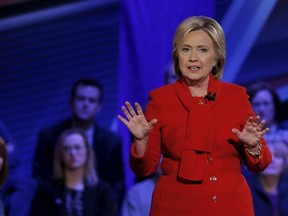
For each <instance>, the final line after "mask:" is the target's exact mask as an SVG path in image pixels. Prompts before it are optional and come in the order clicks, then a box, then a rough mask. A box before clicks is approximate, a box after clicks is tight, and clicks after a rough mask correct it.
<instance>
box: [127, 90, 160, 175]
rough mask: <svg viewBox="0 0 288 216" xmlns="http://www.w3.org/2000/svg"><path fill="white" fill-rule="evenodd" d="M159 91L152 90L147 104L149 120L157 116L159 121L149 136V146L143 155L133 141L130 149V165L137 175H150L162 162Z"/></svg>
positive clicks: (146, 114)
mask: <svg viewBox="0 0 288 216" xmlns="http://www.w3.org/2000/svg"><path fill="white" fill-rule="evenodd" d="M156 93H157V91H155V90H154V91H151V92H150V93H149V102H148V104H147V106H146V111H145V116H146V119H147V121H151V120H152V119H154V118H156V119H157V120H158V122H157V123H156V125H155V126H154V128H153V129H152V131H151V132H150V134H149V137H148V143H147V148H146V150H145V152H144V155H143V157H140V156H139V155H138V154H137V153H136V151H135V147H134V143H132V146H131V151H130V161H129V162H130V167H131V169H132V171H133V172H134V174H135V175H136V176H149V175H151V174H153V173H154V172H155V171H156V170H157V168H158V164H159V162H160V155H161V134H160V126H159V125H160V122H161V119H160V118H161V117H160V115H159V113H161V109H162V107H161V105H160V103H159V100H158V97H157V94H156Z"/></svg>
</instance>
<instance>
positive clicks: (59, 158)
mask: <svg viewBox="0 0 288 216" xmlns="http://www.w3.org/2000/svg"><path fill="white" fill-rule="evenodd" d="M71 134H79V135H80V136H82V137H83V139H84V142H85V147H86V149H87V161H86V163H85V171H84V180H85V182H86V183H87V184H88V185H96V184H97V183H98V180H99V179H98V175H97V172H96V169H95V158H94V157H95V156H94V152H93V149H92V148H91V147H90V145H89V142H88V139H87V136H86V133H85V132H84V131H82V130H81V129H78V128H73V129H68V130H65V131H63V132H62V133H61V134H60V136H59V137H58V140H57V143H56V147H55V151H54V164H53V165H54V167H53V168H54V169H53V174H54V176H53V177H54V178H55V179H56V180H61V181H64V179H65V176H64V169H65V167H64V164H63V144H64V139H65V138H66V137H67V136H68V135H71Z"/></svg>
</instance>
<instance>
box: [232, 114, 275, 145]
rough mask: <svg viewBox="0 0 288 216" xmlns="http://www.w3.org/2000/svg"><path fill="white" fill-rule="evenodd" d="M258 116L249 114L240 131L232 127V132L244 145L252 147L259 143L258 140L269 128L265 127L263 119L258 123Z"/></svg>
mask: <svg viewBox="0 0 288 216" xmlns="http://www.w3.org/2000/svg"><path fill="white" fill-rule="evenodd" d="M259 119H260V116H256V117H255V118H253V117H252V116H250V117H249V118H248V120H247V122H246V124H245V127H244V129H243V130H242V132H240V131H239V130H237V129H235V128H233V129H232V132H233V133H234V134H235V135H236V136H237V137H238V138H239V140H240V141H241V142H242V143H244V145H245V146H246V147H249V148H254V147H255V146H257V144H258V143H259V140H260V139H261V138H262V137H263V136H264V134H266V133H267V132H268V131H269V128H265V129H263V127H264V124H265V120H262V121H261V122H260V123H259Z"/></svg>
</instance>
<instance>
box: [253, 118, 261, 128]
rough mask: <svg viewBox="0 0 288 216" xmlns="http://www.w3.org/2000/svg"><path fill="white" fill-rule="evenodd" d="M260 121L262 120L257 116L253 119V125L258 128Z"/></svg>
mask: <svg viewBox="0 0 288 216" xmlns="http://www.w3.org/2000/svg"><path fill="white" fill-rule="evenodd" d="M259 119H260V116H256V117H255V118H254V119H253V121H252V125H253V126H254V127H258V121H259Z"/></svg>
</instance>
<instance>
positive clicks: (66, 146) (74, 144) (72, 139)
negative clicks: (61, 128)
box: [62, 133, 87, 170]
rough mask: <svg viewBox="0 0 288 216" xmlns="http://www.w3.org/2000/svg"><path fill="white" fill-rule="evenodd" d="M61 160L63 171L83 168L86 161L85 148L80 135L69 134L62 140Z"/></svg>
mask: <svg viewBox="0 0 288 216" xmlns="http://www.w3.org/2000/svg"><path fill="white" fill-rule="evenodd" d="M62 158H63V164H64V166H65V169H69V170H75V169H79V168H83V167H84V166H85V163H86V160H87V148H86V146H85V141H84V139H83V137H82V136H81V135H80V134H77V133H75V134H70V135H67V136H66V137H65V138H64V142H63V148H62Z"/></svg>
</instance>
